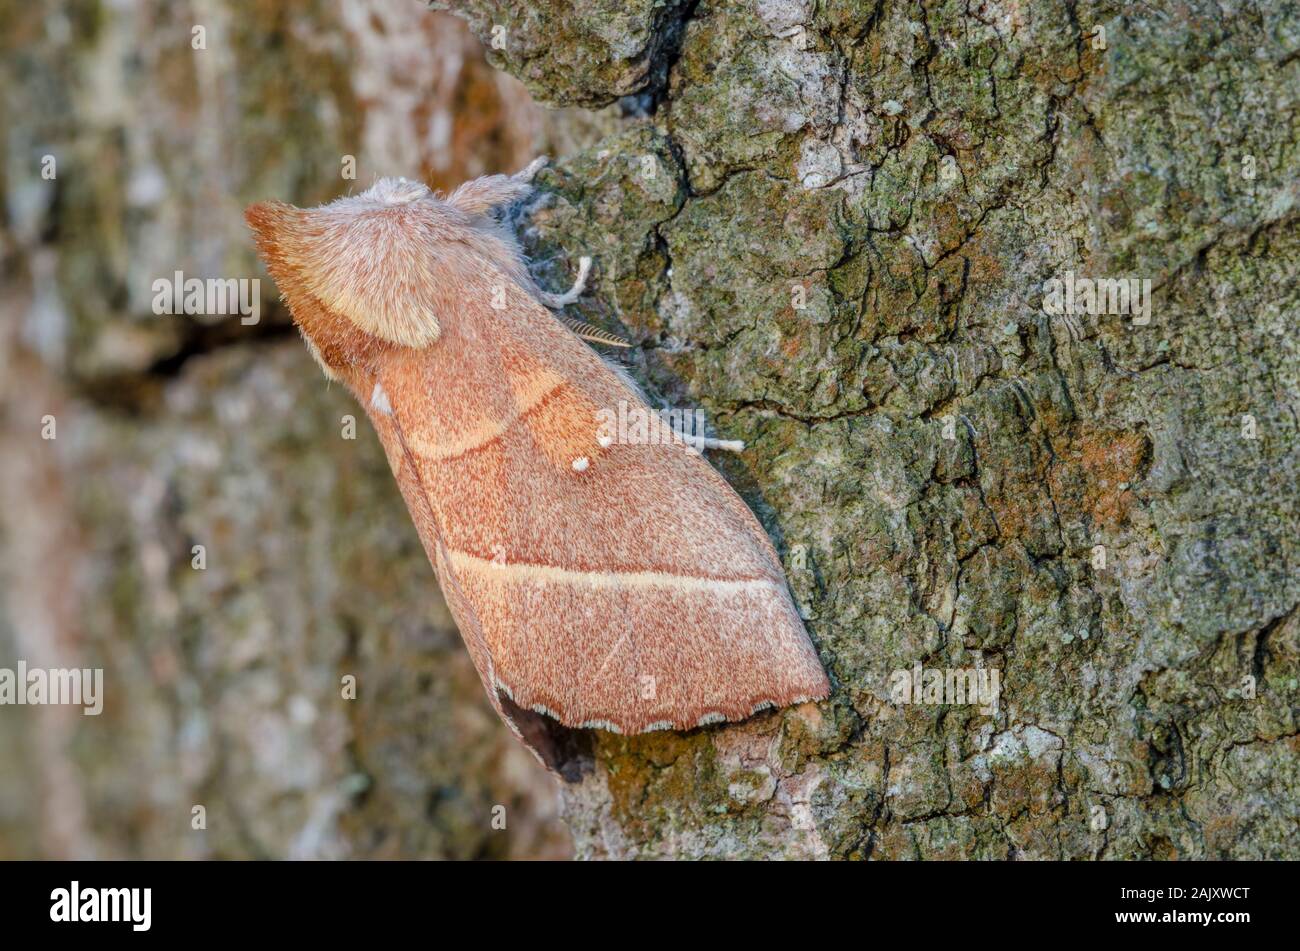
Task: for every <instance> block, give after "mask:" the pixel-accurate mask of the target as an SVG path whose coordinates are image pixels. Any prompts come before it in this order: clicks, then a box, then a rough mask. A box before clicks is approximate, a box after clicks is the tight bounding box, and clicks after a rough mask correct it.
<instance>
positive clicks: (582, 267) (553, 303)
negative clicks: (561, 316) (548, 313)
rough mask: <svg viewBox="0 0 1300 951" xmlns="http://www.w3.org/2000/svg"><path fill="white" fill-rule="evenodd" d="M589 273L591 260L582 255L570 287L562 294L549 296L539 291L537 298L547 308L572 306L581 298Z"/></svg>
mask: <svg viewBox="0 0 1300 951" xmlns="http://www.w3.org/2000/svg"><path fill="white" fill-rule="evenodd" d="M590 272H591V258H589V257H588V256H587V255H585V254H584V255H583V256H582V257H580V258H578V277H577V279H576V280H575V281H574V282H573V286H572V287H570V288H569V289H568V290H567V291H565V292H564V293H563V294H551V293H548V292H547V291H541V292H539V293H538V295H537V296H538V297H539V298H540V299H541V301H542V303H543V304H545V305H546V306H547V307H553V308H556V309H557V310H558V309H559V308H561V307H564V306H566V305H568V304H572V303H573V302H574V301H576V300H577V299H578V298H579V297H581V296H582V292H583V291H584V290H586V289H587V275H588V274H589V273H590Z"/></svg>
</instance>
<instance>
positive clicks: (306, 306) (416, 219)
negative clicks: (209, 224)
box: [244, 178, 454, 376]
mask: <svg viewBox="0 0 1300 951" xmlns="http://www.w3.org/2000/svg"><path fill="white" fill-rule="evenodd" d="M449 211H450V210H449V209H448V207H447V206H446V204H445V203H443V202H442V201H440V200H439V199H438V198H437V197H435V196H434V194H433V193H432V192H431V191H430V190H429V189H428V188H426V187H425V186H424V185H422V184H420V183H419V182H410V181H407V180H406V179H402V178H385V179H380V180H379V181H378V182H376V183H375V185H374V186H373V187H371V188H369V189H368V190H366V191H364V192H362V193H361V194H359V195H355V196H349V197H346V198H340V199H338V200H336V201H333V202H330V203H329V204H326V205H321V206H320V207H318V208H295V207H294V206H293V205H289V204H285V203H284V202H280V201H264V202H259V203H257V204H255V205H251V206H249V208H248V209H247V210H246V211H245V213H244V218H245V220H246V221H247V222H248V226H249V227H250V228H251V229H252V231H253V236H254V241H255V243H256V245H257V250H258V253H259V254H260V255H261V257H262V260H263V261H265V262H266V266H267V270H268V271H270V273H271V276H272V277H273V278H274V279H275V282H276V284H277V285H278V286H279V288H280V292H281V293H282V294H283V295H284V297H285V299H286V300H287V301H288V303H289V309H290V311H291V312H292V314H293V319H294V323H296V324H297V325H298V329H299V330H300V331H301V332H302V335H303V337H304V338H305V339H306V341H307V346H308V349H310V350H311V351H312V355H313V356H314V357H316V359H317V361H318V362H319V363H320V364H321V367H322V368H323V369H324V370H325V373H326V375H327V376H334V375H337V374H339V373H341V372H343V370H344V366H343V365H344V364H355V363H357V362H360V361H362V360H363V359H364V357H365V356H366V355H367V354H368V353H370V352H372V351H373V350H375V349H376V348H379V347H382V346H384V345H388V346H398V347H413V348H417V349H418V348H422V347H427V346H429V345H430V344H432V343H433V342H434V341H436V340H437V339H438V335H439V333H440V326H439V310H440V309H441V307H440V305H441V304H443V303H444V301H443V300H442V298H443V297H444V296H445V295H444V294H443V293H442V290H443V289H442V288H441V286H440V283H439V280H438V276H439V267H438V247H439V245H440V244H441V243H443V242H445V240H446V239H447V238H448V237H449V235H448V233H447V232H448V228H449V226H452V225H454V221H452V220H451V217H450V216H449Z"/></svg>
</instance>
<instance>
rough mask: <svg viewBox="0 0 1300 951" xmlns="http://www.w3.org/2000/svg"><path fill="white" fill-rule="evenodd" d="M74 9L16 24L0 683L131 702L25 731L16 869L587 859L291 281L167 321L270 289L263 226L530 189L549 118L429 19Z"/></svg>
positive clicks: (6, 15) (0, 849)
mask: <svg viewBox="0 0 1300 951" xmlns="http://www.w3.org/2000/svg"><path fill="white" fill-rule="evenodd" d="M57 6H58V9H53V8H52V7H50V5H47V4H26V3H18V2H0V24H3V34H2V36H0V48H2V50H3V52H0V75H2V76H3V82H0V96H3V100H0V101H2V102H3V109H4V117H5V121H4V122H2V123H0V141H2V142H3V155H4V164H3V176H4V178H3V194H4V196H5V202H6V228H5V232H4V246H3V252H4V267H5V284H4V290H3V297H2V299H0V307H2V308H3V313H4V322H3V325H2V326H0V399H3V404H2V409H3V412H2V413H0V446H2V447H3V448H2V449H0V498H2V500H3V505H2V506H0V571H2V572H3V584H2V585H0V667H4V668H13V667H14V666H15V664H16V661H18V660H25V661H26V662H27V663H28V664H29V665H31V666H47V667H51V666H53V667H57V666H82V665H86V666H92V667H103V668H104V678H105V688H104V689H105V695H106V700H105V703H106V707H105V711H104V713H103V714H102V715H101V716H99V717H83V716H81V714H80V711H78V710H70V709H69V708H59V707H43V708H35V707H13V706H3V707H0V764H3V766H2V767H0V857H3V858H14V857H20V858H22V857H27V858H30V857H56V858H57V857H84V856H97V857H105V858H111V857H155V858H172V857H191V858H207V857H223V858H247V857H397V858H414V857H453V858H469V857H478V856H486V857H502V858H504V857H512V856H518V857H528V856H563V855H568V854H571V851H572V848H571V845H570V840H569V836H568V833H567V832H566V831H565V829H564V827H563V824H562V823H561V822H560V820H559V817H558V809H559V805H558V802H557V797H556V793H555V787H554V784H553V782H552V780H551V779H550V777H549V776H547V775H546V774H545V773H544V771H543V770H542V769H541V767H540V766H538V765H537V764H536V763H535V762H534V761H533V760H532V758H531V757H530V756H529V755H528V753H527V752H526V751H524V750H523V749H522V748H521V747H520V746H519V745H518V743H516V742H515V741H514V739H513V738H512V737H510V736H509V735H508V734H507V732H506V731H505V729H504V728H503V727H502V726H501V724H500V723H499V722H498V720H497V718H496V716H495V714H494V713H493V712H492V710H491V708H490V707H489V705H488V704H487V701H486V699H485V698H484V696H483V692H482V688H481V687H480V685H479V682H478V677H477V676H476V675H475V673H474V670H473V667H472V665H471V664H470V662H469V659H468V657H467V656H466V655H465V651H464V648H463V646H462V645H461V643H460V637H459V636H458V634H457V632H456V630H455V627H454V626H453V625H452V623H451V619H450V617H449V615H448V614H447V612H446V609H445V608H444V607H443V605H442V602H441V600H440V598H439V596H438V593H437V590H436V587H435V586H434V584H433V583H432V572H431V570H430V568H429V566H428V564H427V562H426V560H425V557H424V553H423V551H422V549H421V548H420V545H419V540H418V538H417V537H416V535H415V533H414V531H413V530H412V528H411V525H410V519H409V517H408V516H407V515H406V512H405V509H404V507H403V505H402V502H401V499H400V497H399V496H398V493H397V490H396V487H395V486H394V485H393V480H392V476H391V475H390V474H389V472H388V468H387V463H386V462H385V460H384V457H383V452H382V450H381V449H380V446H379V444H378V441H377V440H376V438H375V436H374V434H373V432H371V430H370V429H369V427H368V426H367V425H366V422H365V418H364V415H363V414H362V413H361V412H360V411H359V410H358V408H357V407H356V405H355V404H354V403H353V401H352V400H351V399H350V397H348V396H346V394H344V393H343V392H342V391H341V390H340V389H339V388H338V387H337V386H334V387H330V386H328V385H327V384H326V382H325V380H324V379H323V378H322V377H321V375H320V371H319V370H318V369H317V368H316V366H315V364H314V363H313V362H312V360H311V358H310V356H308V354H307V352H306V351H305V349H304V348H303V346H302V343H301V341H300V340H299V339H298V338H297V335H296V334H294V333H293V332H292V329H291V327H290V326H289V324H288V320H287V317H288V315H287V314H286V313H285V312H284V311H283V309H281V308H280V307H279V306H278V305H277V302H276V300H275V298H276V294H275V291H274V288H273V285H272V284H271V282H270V281H269V280H266V279H265V276H264V274H263V275H262V276H263V281H262V305H263V314H262V318H261V322H260V323H258V324H257V325H255V326H242V325H241V324H240V322H239V318H238V317H217V318H211V319H209V318H196V317H186V316H157V315H155V314H154V313H153V312H152V310H151V301H152V290H151V284H152V282H153V280H154V279H156V278H159V277H170V276H171V275H172V273H173V272H174V271H175V270H178V269H179V270H182V271H183V272H185V274H186V275H187V276H191V277H203V278H206V277H255V276H258V274H259V269H258V265H257V264H256V259H255V256H254V254H253V250H252V247H251V243H250V241H249V236H248V233H247V230H246V229H245V227H244V224H243V218H242V210H243V207H244V206H245V205H246V204H248V203H250V202H252V201H255V200H260V199H265V198H269V197H279V198H284V199H289V200H293V201H297V202H299V203H301V204H311V203H316V202H320V201H323V200H328V199H329V198H332V197H334V196H336V195H339V194H344V193H346V192H348V191H352V190H354V189H356V188H357V187H358V186H360V187H365V186H366V185H367V184H369V182H370V181H372V180H373V179H374V178H375V177H376V176H379V175H406V176H408V177H422V178H424V179H425V180H427V181H430V182H431V183H432V184H435V185H440V186H450V185H454V184H457V183H459V182H460V181H461V180H463V179H464V178H466V177H471V176H474V175H478V174H483V173H485V172H492V171H498V170H504V171H512V170H514V169H516V168H518V167H520V166H521V165H523V164H524V163H526V162H527V161H528V160H529V159H531V158H532V157H533V155H534V153H535V150H536V149H537V148H538V144H537V143H536V141H535V140H536V139H537V138H539V137H541V138H548V139H552V140H553V139H554V137H553V136H552V135H551V133H550V131H548V126H549V125H550V120H549V119H547V118H546V117H544V116H542V115H541V113H540V112H539V110H537V108H536V107H535V106H534V105H533V104H532V103H531V101H530V100H529V99H528V97H527V95H526V93H524V91H523V90H522V87H520V86H519V84H518V83H517V82H516V81H515V80H513V79H511V78H510V77H508V76H506V75H505V74H502V73H498V72H496V71H494V70H492V69H490V68H489V67H488V66H487V65H486V64H485V62H484V60H483V55H482V50H481V47H480V45H479V43H478V41H477V40H475V39H474V38H473V37H472V36H470V34H469V31H468V30H467V29H466V28H465V27H464V25H463V24H462V23H460V22H459V21H458V20H456V19H455V18H453V17H450V16H448V15H445V14H441V15H435V14H431V13H429V12H428V11H427V10H425V9H423V8H422V7H421V6H420V5H419V4H407V5H403V4H394V3H387V2H376V3H348V4H346V5H342V4H333V3H323V2H322V3H311V4H303V3H293V4H282V3H238V4H219V3H213V4H203V5H201V6H200V7H196V8H195V9H193V10H191V9H188V8H186V7H185V5H179V6H178V5H176V4H171V3H167V2H163V0H157V2H155V0H137V2H127V3H116V4H101V3H90V2H77V3H68V4H60V5H57ZM196 25H201V26H204V27H205V31H206V34H205V37H204V40H205V48H204V49H195V48H194V47H193V45H192V41H193V33H192V30H193V27H194V26H196ZM585 121H586V120H585V119H583V120H581V121H579V120H575V121H574V122H572V123H570V125H571V127H573V128H576V129H578V130H579V132H580V131H581V128H582V125H583V123H584V122H585ZM558 147H563V142H561V143H560V144H559V146H558ZM47 154H48V155H53V156H55V158H56V159H57V173H56V176H55V177H54V178H53V179H44V178H42V176H41V171H42V158H43V156H45V155H47ZM347 155H351V156H354V157H355V159H356V178H355V180H349V179H345V178H344V177H343V176H342V172H343V158H344V156H347ZM46 414H51V415H53V416H54V417H55V419H56V421H57V430H56V433H57V435H56V438H55V439H54V440H51V441H45V440H42V439H41V420H42V417H43V416H44V415H46ZM345 414H351V415H353V416H356V417H357V418H358V419H359V422H358V424H357V427H356V438H355V439H346V438H343V421H342V417H343V416H344V415H345ZM195 545H202V546H204V549H205V551H204V556H205V560H206V565H205V567H204V568H203V569H202V570H196V569H195V568H194V567H193V559H194V555H193V552H192V550H193V546H195ZM345 676H352V677H355V679H356V699H355V700H349V699H346V698H345V697H344V695H343V691H344V684H343V682H342V679H343V678H344V677H345ZM198 805H201V806H203V807H204V808H205V810H206V816H205V828H203V829H196V828H194V827H193V826H194V825H195V823H194V821H193V819H194V817H193V815H192V810H193V808H194V807H195V806H198ZM496 806H504V807H505V811H504V814H500V813H497V814H494V812H493V810H494V807H496ZM494 819H496V820H497V821H496V822H495V823H494V821H493V820H494ZM501 819H504V828H501V824H502V823H501Z"/></svg>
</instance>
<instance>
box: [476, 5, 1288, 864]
mask: <svg viewBox="0 0 1300 951" xmlns="http://www.w3.org/2000/svg"><path fill="white" fill-rule="evenodd" d="M450 5H451V6H453V7H457V8H461V10H462V12H463V13H465V15H466V16H467V17H468V19H469V22H470V23H471V25H472V26H473V28H474V29H475V31H476V32H477V33H478V35H479V36H480V38H482V39H484V41H485V43H488V44H490V43H491V41H492V39H493V36H494V33H493V28H494V27H498V28H502V29H498V30H497V34H496V35H497V36H498V37H499V38H500V40H501V42H499V43H498V45H499V46H503V48H501V49H498V50H494V51H490V52H489V58H490V60H491V61H492V62H493V63H494V64H495V65H498V66H502V67H504V68H506V69H508V70H509V71H511V72H513V73H515V74H516V75H517V76H518V77H519V78H520V79H522V80H523V81H524V82H525V83H526V84H527V85H528V87H529V89H530V91H531V92H532V93H533V94H534V96H535V97H537V98H540V99H542V100H545V101H549V102H552V103H565V104H570V103H576V104H582V105H593V106H594V105H600V104H603V103H608V102H612V101H615V100H616V99H619V97H622V98H621V100H620V106H621V108H622V110H623V112H624V113H625V114H626V118H625V119H624V120H623V125H624V126H625V129H624V130H623V131H619V132H616V133H615V134H612V135H610V136H609V137H608V138H605V139H604V140H602V141H601V142H600V143H598V144H597V145H596V146H594V147H593V148H591V149H589V150H588V151H585V152H583V153H581V154H579V155H576V156H571V157H569V158H567V159H566V160H565V161H564V162H563V163H562V164H561V166H560V168H559V169H558V170H557V171H556V172H555V173H554V174H552V175H551V176H550V177H546V178H544V179H543V183H544V185H545V186H547V187H548V188H549V189H551V190H552V191H553V192H554V199H553V203H552V204H551V205H550V207H548V208H546V209H545V210H544V211H541V212H538V213H537V214H535V215H534V220H535V221H536V222H537V223H538V225H539V232H540V236H539V237H538V238H537V245H538V247H539V248H540V249H541V254H542V256H543V257H547V256H548V255H549V254H550V253H551V251H552V250H553V249H555V248H562V249H563V250H564V253H565V254H567V255H569V256H575V255H577V254H579V253H591V254H594V255H595V256H596V262H597V263H596V267H597V273H598V282H597V287H598V293H597V294H596V295H595V298H594V302H593V303H592V304H591V305H590V306H588V307H587V308H586V313H585V314H584V316H585V317H586V318H587V319H590V320H593V321H597V322H601V321H604V322H606V326H609V327H611V328H614V329H620V330H622V331H623V332H625V333H627V334H628V335H629V336H631V337H632V338H633V339H635V340H636V341H637V342H638V344H639V346H638V348H637V350H636V351H635V354H634V357H633V361H632V362H633V363H634V367H635V371H636V374H637V375H638V376H640V377H641V378H642V379H643V380H644V381H646V382H647V383H648V384H649V385H650V388H651V390H652V392H654V393H657V394H659V395H661V396H662V397H663V398H664V399H665V400H666V401H667V403H669V404H671V405H674V406H681V405H688V406H695V405H698V406H701V407H704V408H705V409H706V410H707V412H708V414H709V417H710V418H711V420H712V421H713V422H714V423H715V424H716V427H717V429H718V431H719V432H720V433H722V434H724V435H725V436H727V437H729V438H741V439H744V440H745V441H746V442H747V444H748V449H747V450H746V451H745V453H744V454H743V456H741V457H740V458H739V459H730V458H727V459H719V460H717V462H718V464H719V465H720V466H721V467H722V469H723V471H724V472H725V473H726V474H727V476H728V477H729V478H730V479H731V480H732V482H733V484H734V485H735V486H736V487H737V488H738V489H739V490H740V492H741V493H742V494H743V495H744V497H745V498H746V499H747V501H748V502H749V503H750V505H751V506H752V507H753V508H754V510H755V511H756V512H757V513H758V514H759V517H760V518H761V519H762V520H763V522H764V524H765V525H766V526H767V528H768V530H769V531H770V533H771V535H772V537H773V538H774V539H775V540H776V541H777V544H778V547H779V549H780V551H781V553H782V556H783V558H784V560H785V565H786V570H787V573H788V576H789V578H790V582H791V586H792V588H793V591H794V593H795V595H796V599H797V600H798V602H799V603H800V605H801V607H802V609H803V611H804V613H805V615H806V617H807V622H808V628H809V631H810V632H811V635H812V637H813V639H814V641H815V643H816V644H817V647H818V649H819V651H820V653H821V656H822V659H823V660H824V662H825V664H826V667H827V668H828V670H829V672H830V674H831V677H832V680H833V682H834V686H835V690H834V695H833V697H832V699H831V700H830V701H829V702H827V703H823V704H818V705H809V706H805V707H801V708H797V709H793V710H786V711H780V712H775V713H767V714H762V715H760V716H757V717H754V718H753V719H752V720H750V721H748V722H746V723H743V724H739V725H734V726H725V727H712V728H706V729H701V730H696V731H693V732H691V733H686V734H680V733H668V734H654V735H648V736H638V737H621V736H614V735H610V734H606V733H601V734H597V741H596V744H595V755H594V758H593V761H592V762H591V763H590V764H589V768H588V771H587V773H586V775H585V777H584V778H583V779H582V781H581V782H580V783H577V784H574V785H572V786H569V787H568V788H566V790H565V801H566V809H565V812H566V818H567V820H568V822H569V824H570V827H571V828H572V829H573V832H574V834H575V837H576V842H577V849H578V853H579V854H580V855H583V856H620V857H621V856H656V857H658V856H673V857H685V858H694V857H703V856H735V857H749V858H756V857H796V856H816V857H834V858H841V857H859V858H860V857H874V858H995V857H996V858H1003V857H1024V858H1174V857H1180V858H1220V857H1233V858H1247V857H1261V856H1267V857H1282V856H1294V855H1295V854H1296V848H1297V842H1296V833H1295V830H1296V828H1297V819H1298V818H1300V809H1298V807H1297V803H1298V802H1300V756H1297V751H1298V749H1300V736H1298V734H1297V724H1296V708H1297V702H1298V701H1300V691H1297V682H1296V676H1297V661H1298V660H1300V658H1298V656H1297V646H1298V645H1297V638H1298V637H1300V621H1297V615H1296V605H1297V602H1298V601H1300V572H1298V571H1297V568H1298V567H1300V559H1298V554H1300V553H1298V550H1297V537H1298V536H1300V533H1298V532H1297V529H1298V528H1300V506H1297V504H1296V502H1297V494H1298V493H1297V485H1298V484H1300V483H1298V479H1300V466H1298V465H1297V462H1298V460H1297V441H1296V435H1297V415H1296V410H1297V401H1298V397H1300V391H1298V387H1297V384H1298V383H1300V380H1298V371H1297V368H1298V367H1300V360H1297V345H1296V334H1295V327H1296V316H1297V311H1298V309H1300V281H1298V273H1300V236H1298V234H1297V230H1296V227H1295V223H1296V208H1295V206H1296V199H1297V195H1298V193H1300V184H1298V177H1297V172H1298V171H1300V161H1298V159H1300V155H1298V154H1297V147H1298V143H1300V117H1298V116H1297V112H1296V107H1297V102H1296V91H1297V89H1300V75H1298V73H1300V57H1297V55H1296V53H1297V50H1298V49H1300V16H1297V13H1296V11H1295V10H1294V9H1293V8H1289V9H1286V10H1283V9H1281V8H1278V7H1276V6H1275V5H1272V4H1261V5H1256V4H1233V5H1232V10H1231V12H1230V13H1228V12H1227V11H1226V10H1224V9H1223V8H1221V6H1220V5H1217V4H1213V3H1208V2H1191V3H1168V4H1143V5H1138V6H1137V7H1136V8H1135V7H1134V6H1133V5H1131V4H1117V3H1102V4H1094V3H1051V2H1048V3H1034V4H1011V3H1008V4H997V3H988V4H975V5H971V4H967V3H952V2H939V3H925V4H924V5H921V6H918V5H917V4H916V3H912V2H906V3H904V2H881V3H853V2H848V0H829V2H821V3H814V2H811V0H807V2H801V0H764V2H756V3H725V2H712V0H701V2H699V3H679V4H671V3H670V4H661V3H652V2H650V0H645V2H641V3H632V4H627V3H623V2H617V3H615V2H612V0H611V2H596V3H588V4H581V5H578V6H577V8H576V9H570V5H568V4H560V3H539V4H530V5H529V6H528V9H527V12H526V13H522V14H518V17H520V18H519V19H516V18H515V16H516V15H515V14H512V13H510V12H508V10H509V7H511V6H513V5H506V4H494V3H488V2H484V3H479V2H466V3H454V4H450ZM1119 278H1123V279H1136V280H1138V281H1139V282H1140V281H1149V282H1150V308H1149V310H1145V311H1144V310H1143V309H1142V306H1141V301H1140V300H1138V299H1137V298H1135V299H1134V300H1133V302H1132V305H1131V306H1130V308H1128V309H1129V310H1136V313H1123V312H1117V311H1124V310H1125V309H1126V308H1124V307H1123V306H1122V301H1120V300H1119V299H1118V298H1116V299H1115V300H1114V301H1111V300H1110V299H1109V297H1108V296H1107V294H1105V293H1104V294H1103V297H1104V298H1105V300H1104V305H1105V306H1098V307H1095V308H1093V309H1092V312H1085V313H1061V314H1051V313H1047V312H1046V310H1055V309H1058V308H1056V307H1055V303H1054V302H1053V301H1052V300H1051V299H1050V296H1051V291H1052V287H1051V286H1050V285H1047V286H1045V282H1047V281H1049V280H1051V279H1058V280H1061V281H1068V282H1069V283H1070V285H1071V286H1070V291H1071V292H1075V291H1077V292H1078V294H1079V295H1080V296H1079V303H1080V305H1081V306H1082V305H1086V298H1084V297H1083V296H1082V295H1083V294H1084V293H1086V290H1085V288H1086V285H1084V284H1082V283H1080V284H1077V285H1076V284H1075V280H1077V279H1090V280H1095V279H1119ZM1072 279H1074V280H1072ZM1102 286H1103V287H1106V285H1102ZM1116 287H1117V285H1116ZM1136 288H1137V291H1138V293H1140V292H1141V289H1142V284H1140V283H1139V284H1138V285H1137V286H1136ZM918 668H919V672H918ZM980 668H983V669H984V670H985V671H987V673H985V674H982V675H981V674H980V672H979V669H980ZM950 670H951V671H959V672H962V674H963V679H964V678H965V676H967V674H969V675H970V676H974V677H976V678H978V677H980V676H984V677H986V678H987V679H986V681H985V683H987V684H989V685H990V686H991V685H992V683H993V681H992V672H993V671H996V672H997V675H998V678H999V680H998V685H999V687H1000V697H999V698H998V700H997V702H996V704H995V705H993V704H982V703H980V702H969V701H971V699H972V698H970V697H965V698H964V699H965V700H966V701H967V702H960V701H961V700H962V699H963V697H961V696H959V695H954V694H953V693H951V692H949V693H947V694H945V693H934V694H932V693H931V691H930V689H929V687H930V685H931V683H932V682H933V678H932V677H931V675H930V673H929V672H930V671H940V672H946V671H950ZM900 672H901V673H900ZM914 677H915V678H916V679H917V680H919V682H920V683H921V685H922V686H923V690H922V691H921V696H920V697H915V696H909V694H910V688H911V687H912V686H913V683H912V682H913V679H914ZM954 682H955V681H954ZM964 682H970V681H969V680H965V681H964ZM904 686H906V688H907V689H906V690H902V689H901V688H903V687H904ZM909 699H910V700H912V701H913V702H905V701H907V700H909ZM917 700H919V701H920V702H916V701H917ZM936 700H946V701H948V702H934V701H936Z"/></svg>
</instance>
